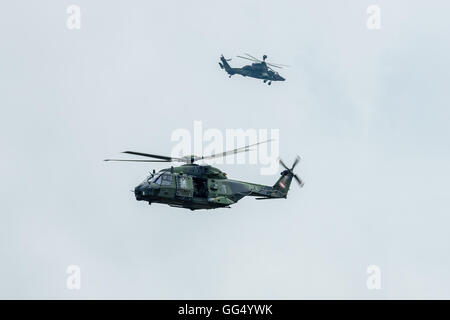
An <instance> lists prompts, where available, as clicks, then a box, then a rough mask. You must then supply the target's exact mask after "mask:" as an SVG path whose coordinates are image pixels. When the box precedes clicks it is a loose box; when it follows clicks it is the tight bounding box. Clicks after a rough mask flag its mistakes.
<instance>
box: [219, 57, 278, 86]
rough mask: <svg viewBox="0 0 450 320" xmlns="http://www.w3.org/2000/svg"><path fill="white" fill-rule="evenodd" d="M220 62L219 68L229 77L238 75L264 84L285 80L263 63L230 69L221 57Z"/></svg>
mask: <svg viewBox="0 0 450 320" xmlns="http://www.w3.org/2000/svg"><path fill="white" fill-rule="evenodd" d="M220 60H221V62H219V65H220V67H221V68H222V69H225V71H226V72H227V73H228V75H229V76H230V77H231V76H232V75H235V74H240V75H241V76H244V77H251V78H256V79H263V80H264V82H266V81H285V80H286V79H285V78H283V77H282V76H280V75H279V74H278V72H275V71H273V70H271V69H269V68H268V67H267V64H266V63H265V62H264V61H262V62H259V63H252V64H251V65H246V66H244V67H242V68H232V67H231V66H230V65H229V64H228V62H227V60H226V59H225V58H224V57H223V56H222V57H220Z"/></svg>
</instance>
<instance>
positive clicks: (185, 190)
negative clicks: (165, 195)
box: [175, 174, 194, 200]
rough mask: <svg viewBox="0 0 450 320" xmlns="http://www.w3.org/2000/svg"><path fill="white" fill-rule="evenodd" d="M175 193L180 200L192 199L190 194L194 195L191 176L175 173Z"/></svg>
mask: <svg viewBox="0 0 450 320" xmlns="http://www.w3.org/2000/svg"><path fill="white" fill-rule="evenodd" d="M175 195H176V196H177V198H180V199H182V200H192V196H193V195H194V184H193V182H192V176H190V175H185V174H177V175H176V192H175Z"/></svg>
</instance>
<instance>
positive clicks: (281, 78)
mask: <svg viewBox="0 0 450 320" xmlns="http://www.w3.org/2000/svg"><path fill="white" fill-rule="evenodd" d="M278 78H279V79H278V80H280V81H285V80H286V79H285V78H283V77H282V76H278Z"/></svg>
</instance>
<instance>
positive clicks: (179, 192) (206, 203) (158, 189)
mask: <svg viewBox="0 0 450 320" xmlns="http://www.w3.org/2000/svg"><path fill="white" fill-rule="evenodd" d="M265 142H267V141H265ZM260 143H263V142H259V143H256V144H253V145H247V146H245V147H242V148H237V149H234V150H231V151H226V152H223V153H217V154H212V155H209V156H201V157H198V156H194V155H191V156H185V157H182V158H173V157H167V156H161V155H155V154H149V153H142V152H134V151H124V152H123V153H126V154H132V155H137V156H142V157H148V158H153V159H158V160H137V159H131V160H129V159H105V160H104V161H131V162H184V163H185V164H184V165H181V166H179V167H170V168H167V169H162V170H161V171H159V172H158V173H155V170H153V173H151V174H150V176H148V177H147V178H145V180H144V181H143V182H142V183H141V184H139V185H138V186H137V187H136V188H135V189H134V194H135V196H136V200H138V201H147V202H148V204H152V203H162V204H167V205H169V206H171V207H179V208H186V209H190V210H198V209H216V208H224V207H225V208H229V207H230V205H232V204H235V203H236V202H238V201H239V200H241V199H242V198H243V197H246V196H253V197H257V198H256V199H257V200H263V199H280V198H286V197H287V194H288V191H289V187H290V185H291V181H292V178H294V179H295V180H296V181H297V182H298V183H299V185H300V187H302V186H303V182H302V180H301V179H300V178H299V177H298V176H297V175H296V174H294V172H293V170H294V168H295V166H296V165H297V163H298V162H299V161H300V157H297V158H296V159H295V161H294V164H293V165H292V167H291V168H288V167H287V166H286V165H285V164H284V163H283V161H281V160H280V164H281V165H282V166H283V167H284V169H285V170H284V171H283V172H281V177H280V178H279V179H278V180H277V182H276V183H275V184H274V185H273V186H264V185H260V184H255V183H251V182H242V181H237V180H231V179H228V178H227V175H226V173H225V172H222V171H220V170H219V169H217V168H214V167H212V166H210V165H197V164H195V163H194V162H196V161H198V160H207V159H213V158H218V157H225V156H228V155H231V154H236V153H240V152H248V151H250V149H249V147H251V146H255V145H258V144H260Z"/></svg>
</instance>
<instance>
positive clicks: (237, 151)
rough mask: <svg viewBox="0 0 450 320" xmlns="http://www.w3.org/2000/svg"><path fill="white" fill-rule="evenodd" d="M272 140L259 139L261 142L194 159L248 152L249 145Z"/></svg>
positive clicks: (252, 145)
mask: <svg viewBox="0 0 450 320" xmlns="http://www.w3.org/2000/svg"><path fill="white" fill-rule="evenodd" d="M272 140H273V139H270V140H266V141H261V142H258V143H254V144H250V145H247V146H245V147H241V148H236V149H234V150H229V151H225V152H222V153H216V154H212V155H209V156H206V157H198V158H197V159H196V160H200V159H202V160H205V159H213V158H220V157H226V156H228V155H230V154H236V153H240V152H248V151H251V150H250V149H249V148H250V147H254V146H257V145H259V144H262V143H267V142H269V141H272Z"/></svg>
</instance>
